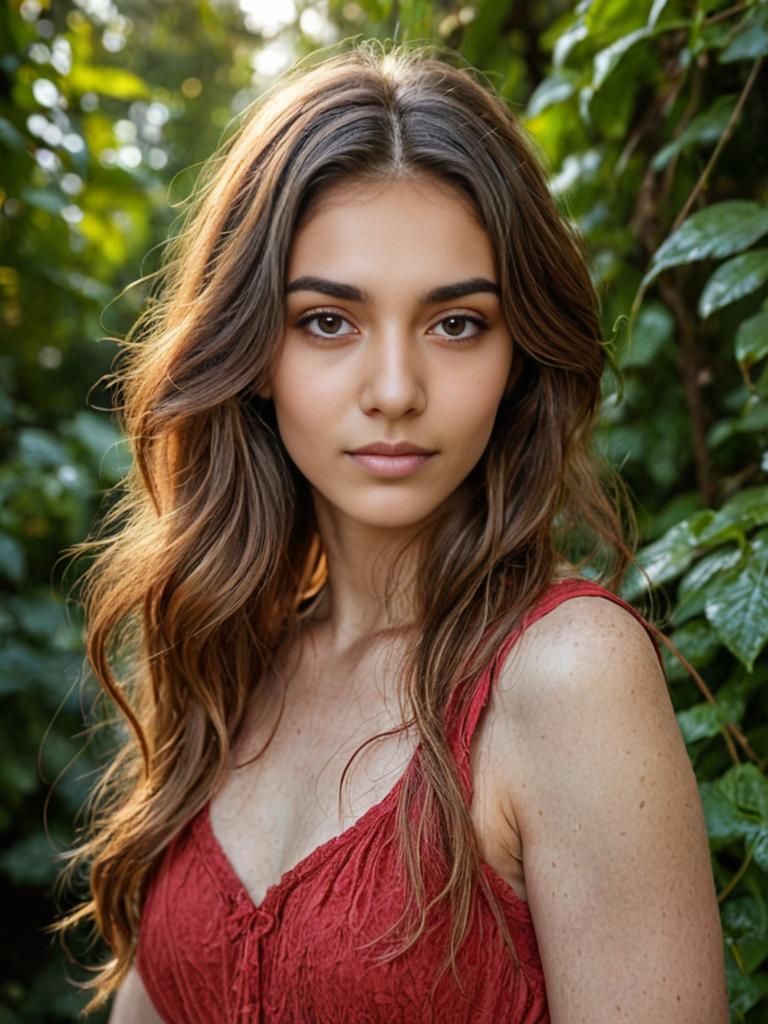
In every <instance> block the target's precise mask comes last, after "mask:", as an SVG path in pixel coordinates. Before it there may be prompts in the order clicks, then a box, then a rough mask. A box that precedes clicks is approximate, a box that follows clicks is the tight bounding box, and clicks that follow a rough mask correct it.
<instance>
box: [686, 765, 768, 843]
mask: <svg viewBox="0 0 768 1024" xmlns="http://www.w3.org/2000/svg"><path fill="white" fill-rule="evenodd" d="M720 781H721V780H719V779H718V780H717V782H702V783H699V795H700V796H701V806H702V809H703V811H704V820H705V821H706V824H707V833H708V835H709V838H710V840H713V841H714V845H716V846H722V845H724V844H727V843H732V842H734V840H736V839H743V838H748V837H749V836H752V835H754V834H755V833H756V832H757V831H758V830H759V824H757V823H756V822H755V821H754V819H752V818H750V817H749V816H748V815H747V814H745V813H744V812H743V811H742V810H740V809H739V807H738V806H737V805H736V803H735V802H734V800H733V799H731V797H730V796H729V795H728V794H727V793H725V792H724V791H723V789H722V787H721V786H720Z"/></svg>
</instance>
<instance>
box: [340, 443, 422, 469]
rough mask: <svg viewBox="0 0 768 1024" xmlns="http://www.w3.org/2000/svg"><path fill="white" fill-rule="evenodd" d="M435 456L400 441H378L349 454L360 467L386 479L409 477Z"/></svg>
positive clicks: (416, 446)
mask: <svg viewBox="0 0 768 1024" xmlns="http://www.w3.org/2000/svg"><path fill="white" fill-rule="evenodd" d="M434 454H435V453H434V452H430V451H427V449H426V448H420V447H419V446H418V445H416V444H410V442H408V441H398V442H397V443H396V444H391V443H389V442H387V441H376V442H375V443H373V444H367V445H363V447H362V448H357V449H356V450H355V451H353V452H348V455H349V456H350V458H353V459H354V460H355V462H357V463H358V465H360V466H363V467H364V468H365V469H367V470H369V471H370V472H371V473H375V474H376V476H386V477H399V476H408V475H409V474H410V473H414V472H415V471H416V470H417V469H420V468H421V466H423V465H424V463H425V462H427V460H428V459H431V458H432V456H433V455H434Z"/></svg>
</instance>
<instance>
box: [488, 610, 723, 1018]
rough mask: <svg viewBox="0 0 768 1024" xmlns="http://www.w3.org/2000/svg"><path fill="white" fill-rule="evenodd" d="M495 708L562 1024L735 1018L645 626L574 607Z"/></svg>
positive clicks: (545, 631)
mask: <svg viewBox="0 0 768 1024" xmlns="http://www.w3.org/2000/svg"><path fill="white" fill-rule="evenodd" d="M497 699H498V701H499V707H500V715H499V717H500V721H501V729H502V733H503V764H504V778H505V780H507V781H508V783H509V788H510V793H511V791H512V789H514V793H515V796H514V801H513V803H512V806H513V807H514V816H513V817H512V818H511V820H516V821H517V822H518V826H519V828H520V831H521V835H522V842H523V866H524V872H525V884H526V893H527V897H528V900H529V904H530V909H531V914H532V916H533V919H534V924H535V928H536V935H537V939H538V944H539V950H540V954H541V958H542V964H543V967H544V974H545V981H546V986H547V994H548V999H549V1007H550V1012H551V1020H552V1024H583V1022H584V1021H589V1022H590V1024H608V1022H610V1024H619V1022H621V1024H648V1022H649V1021H653V1022H654V1024H728V1005H727V994H726V983H725V966H724V951H723V937H722V930H721V925H720V917H719V912H718V906H717V899H716V895H715V886H714V879H713V875H712V866H711V861H710V855H709V846H708V841H707V833H706V826H705V823H704V815H703V811H702V807H701V800H700V797H699V793H698V789H697V785H696V778H695V775H694V772H693V769H692V766H691V763H690V759H689V757H688V754H687V751H686V748H685V743H684V741H683V738H682V735H681V733H680V729H679V727H678V724H677V720H676V718H675V713H674V709H673V707H672V702H671V700H670V698H669V694H668V692H667V687H666V683H665V680H664V676H663V673H662V671H661V668H660V665H659V662H658V659H657V656H656V652H655V650H654V647H653V644H652V641H651V639H650V637H649V635H648V633H647V631H646V630H645V628H644V627H643V625H642V623H640V622H639V621H638V620H637V619H635V618H634V617H633V616H632V614H631V613H630V612H628V611H627V610H626V609H625V608H622V607H621V606H620V605H618V604H616V603H615V602H612V601H610V600H609V599H606V598H597V597H584V596H582V597H574V598H572V599H570V600H568V601H564V602H563V603H562V604H561V605H559V606H558V607H556V608H555V609H553V610H552V611H551V612H550V613H549V614H548V615H546V616H544V617H543V618H542V619H540V620H538V621H537V622H535V623H533V624H532V625H531V626H530V627H529V628H528V629H527V630H526V631H525V633H523V634H522V636H521V637H520V639H519V641H518V642H517V644H516V645H515V646H514V647H513V648H512V651H511V653H510V656H509V657H508V659H507V661H506V663H505V665H504V669H503V671H502V674H501V678H500V680H499V694H498V698H497ZM521 794H522V795H521ZM510 799H511V797H510Z"/></svg>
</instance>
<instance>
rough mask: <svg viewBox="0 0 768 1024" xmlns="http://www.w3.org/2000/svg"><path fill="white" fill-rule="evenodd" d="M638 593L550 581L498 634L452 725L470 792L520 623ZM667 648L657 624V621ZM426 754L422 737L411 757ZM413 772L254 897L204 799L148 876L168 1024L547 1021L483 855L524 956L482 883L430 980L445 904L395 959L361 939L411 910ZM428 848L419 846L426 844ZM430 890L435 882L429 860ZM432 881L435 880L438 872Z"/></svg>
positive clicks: (160, 997)
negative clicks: (496, 681) (398, 807)
mask: <svg viewBox="0 0 768 1024" xmlns="http://www.w3.org/2000/svg"><path fill="white" fill-rule="evenodd" d="M584 595H595V596H601V597H605V598H608V599H610V600H612V601H615V602H617V603H619V604H621V605H623V606H624V607H625V608H627V609H628V610H629V611H630V612H632V614H633V615H635V616H636V617H637V618H638V619H639V620H640V621H641V622H642V623H643V624H644V625H645V626H646V628H648V624H647V623H646V621H645V619H643V617H642V616H641V615H640V613H639V612H637V611H636V610H635V609H634V608H632V607H631V606H630V605H629V604H627V603H626V602H624V601H622V600H621V599H620V598H619V597H617V596H616V595H614V594H612V593H611V592H610V591H608V590H606V589H605V588H603V587H601V586H599V585H597V584H595V583H592V582H590V581H587V580H573V579H569V580H560V581H558V582H555V583H553V584H552V585H551V586H550V587H549V588H548V590H547V591H546V592H545V593H544V595H543V596H542V599H541V600H540V601H539V602H538V603H537V604H536V606H535V607H534V608H532V609H531V610H529V612H528V614H527V615H526V616H525V617H524V619H523V621H522V623H521V625H520V626H518V628H517V629H516V630H515V631H513V633H512V634H511V635H510V636H509V637H508V638H507V639H506V640H505V642H504V643H503V644H502V645H501V646H500V649H499V651H498V652H497V654H496V656H495V658H494V659H493V662H492V664H491V665H489V667H488V669H487V670H486V671H485V672H484V673H483V675H482V676H481V678H480V680H479V685H478V687H477V690H476V693H475V695H474V698H473V700H472V701H471V702H470V704H469V707H468V709H467V712H466V715H465V716H464V718H463V720H462V721H460V722H459V723H458V726H457V729H456V732H455V733H454V734H452V735H451V746H452V749H453V751H454V754H455V756H456V759H457V762H458V765H459V769H460V772H461V776H462V778H463V780H464V784H465V785H466V786H467V787H468V792H469V793H470V794H471V792H472V780H471V771H470V758H469V744H470V740H471V738H472V733H473V731H474V729H475V726H476V724H477V721H478V719H479V717H480V713H481V711H482V709H483V706H484V705H485V702H486V699H487V697H488V692H489V687H490V685H491V680H492V678H494V677H495V673H494V672H493V668H494V667H495V666H496V665H498V664H500V663H501V662H502V661H503V659H504V657H505V655H506V653H507V652H508V651H509V649H510V647H511V646H512V644H513V643H514V642H515V640H516V639H517V638H518V637H519V636H520V634H521V633H522V632H523V630H524V629H525V628H526V627H527V626H529V625H530V624H531V623H532V622H535V621H536V620H537V619H539V618H541V616H543V615H546V614H547V612H549V611H551V610H552V609H553V608H555V607H556V606H557V605H558V604H560V603H561V602H562V601H565V600H567V599H568V598H571V597H576V596H584ZM649 633H650V635H651V638H652V640H653V642H654V646H655V647H656V653H657V655H658V656H659V660H661V655H660V653H659V650H658V646H657V645H656V641H655V638H654V637H653V634H652V633H651V632H650V630H649ZM417 757H418V748H417V750H416V753H415V754H414V758H413V759H412V761H411V762H410V764H409V766H408V768H407V769H406V773H407V771H409V770H411V768H412V766H413V763H414V761H415V759H416V758H417ZM404 777H405V773H404V775H403V776H401V778H400V779H399V780H398V782H397V783H396V784H395V786H394V787H393V789H392V790H390V792H389V793H388V794H387V796H385V797H384V799H383V800H381V801H380V802H379V803H378V804H376V805H375V806H373V807H371V808H370V809H369V810H368V811H367V812H366V813H365V814H363V816H362V817H361V818H359V819H358V821H357V822H355V823H354V824H353V825H352V826H350V827H349V828H348V829H346V831H344V832H343V833H342V834H341V835H339V836H336V837H335V838H333V839H331V840H329V841H328V842H325V843H323V844H322V845H321V846H319V847H318V848H317V849H315V850H314V851H313V852H312V853H310V854H309V855H308V856H307V857H305V858H304V859H303V860H302V861H300V862H299V863H298V864H296V865H295V866H294V867H293V868H291V869H290V870H289V871H286V873H285V874H284V875H283V876H282V878H281V879H280V880H279V881H278V882H277V883H276V884H275V885H272V886H271V887H270V888H269V889H268V890H267V893H266V895H265V897H264V899H263V900H262V901H261V903H260V904H259V905H258V906H256V905H254V903H253V901H252V900H251V898H250V896H249V894H248V892H247V891H246V889H245V888H244V886H243V884H242V883H241V881H240V879H239V878H238V877H237V875H236V874H235V871H234V869H233V867H232V865H231V864H230V862H229V861H228V860H227V857H226V856H225V854H224V851H223V849H222V848H221V846H220V845H219V843H218V841H217V839H216V837H215V835H214V833H213V831H212V829H211V822H210V818H209V813H208V812H209V805H206V806H205V807H204V808H203V810H202V811H201V812H200V813H199V814H198V815H197V816H196V817H194V818H193V819H192V820H191V821H190V822H189V824H188V825H187V826H186V828H185V829H183V830H182V832H180V833H179V834H178V835H177V836H176V837H175V839H174V840H173V842H172V843H171V844H170V845H169V847H168V849H167V851H166V852H165V854H164V856H163V857H162V858H161V861H160V864H159V867H158V869H157V871H156V872H155V873H154V875H153V878H152V881H151V883H150V886H149V889H148V892H147V898H146V901H145V904H144V909H143V913H142V920H141V928H140V935H139V945H138V952H137V958H136V964H137V968H138V971H139V974H140V976H141V978H142V980H143V982H144V986H145V988H146V990H147V992H148V994H149V996H150V998H151V1000H152V1002H153V1003H154V1005H155V1007H156V1009H157V1011H158V1013H159V1014H160V1016H161V1017H162V1018H163V1020H164V1021H166V1022H167V1024H225V1022H227V1024H240V1022H248V1024H267V1022H269V1024H424V1022H428V1021H435V1022H437V1024H452V1022H455V1024H470V1022H471V1024H501V1022H504V1024H546V1022H548V1021H549V1015H548V1011H547V996H546V991H545V984H544V974H543V970H542V965H541V961H540V958H539V951H538V947H537V944H536V933H535V930H534V923H533V919H532V916H531V913H530V910H529V907H528V903H527V902H526V901H525V900H523V899H521V898H520V897H519V896H518V895H517V893H516V892H515V890H514V889H513V888H512V886H510V885H509V883H508V882H506V881H505V880H504V879H503V878H501V877H500V876H499V875H497V874H496V872H495V871H494V870H493V868H491V867H490V866H489V865H488V864H485V863H483V864H482V871H483V872H484V874H485V876H486V877H487V879H488V881H489V882H490V885H491V887H492V890H493V892H494V893H495V894H496V896H497V897H498V899H499V902H500V905H501V908H502V910H503V912H504V914H505V918H506V921H507V923H508V926H509V930H510V934H511V936H512V939H513V941H514V943H515V947H516V949H517V952H518V954H519V957H520V964H519V965H517V964H515V963H514V961H513V960H512V959H511V957H510V955H509V953H508V952H507V950H506V948H505V946H504V942H503V939H502V936H501V933H500V931H499V928H498V925H497V923H496V921H495V919H494V918H493V916H492V914H491V911H490V908H489V906H488V902H487V899H486V898H485V896H484V895H483V894H482V891H481V890H480V887H479V886H478V887H477V890H476V898H475V899H474V901H473V908H472V911H471V916H470V923H469V930H468V933H467V936H466V938H465V941H464V943H463V945H462V946H461V947H460V949H459V952H458V954H457V966H458V969H459V977H460V979H461V982H462V986H463V988H464V993H463V994H462V992H461V991H460V990H459V988H458V987H457V985H456V981H455V979H454V977H453V974H452V973H451V970H450V968H449V969H448V970H447V971H446V972H445V973H444V974H443V976H442V978H441V979H440V982H439V984H438V986H437V988H436V990H435V991H434V992H432V987H433V981H434V979H435V977H436V970H437V968H438V966H439V965H440V964H441V963H442V961H443V957H444V956H445V954H446V952H447V950H448V937H449V934H450V931H449V921H448V918H447V913H446V914H443V915H442V916H440V915H438V917H439V920H438V921H437V923H436V925H435V924H433V925H432V928H431V930H428V931H426V932H425V933H423V934H422V936H421V937H420V939H419V940H418V941H417V943H416V944H415V945H414V946H412V947H411V948H410V949H409V950H408V951H407V952H406V953H404V954H401V955H400V956H399V957H398V958H396V959H395V960H393V961H390V962H388V963H384V964H376V963H374V962H372V961H373V957H374V956H375V954H376V953H377V952H380V951H381V948H382V947H380V946H374V947H372V951H370V952H369V951H366V950H362V951H361V950H360V949H358V948H357V947H358V946H359V945H362V944H364V943H365V942H366V941H367V940H371V939H373V938H375V937H376V936H379V935H380V934H381V933H382V932H383V931H384V930H385V928H386V927H388V926H389V925H391V924H393V923H394V921H396V920H397V919H398V918H399V916H400V913H401V912H402V908H403V902H402V893H403V892H404V888H403V887H404V884H405V877H404V873H403V870H402V869H401V867H400V862H399V860H398V857H397V851H396V844H395V842H393V837H394V809H395V799H396V796H397V793H398V791H399V789H400V786H401V785H402V782H403V778H404ZM422 856H423V854H422ZM425 869H426V872H427V875H426V877H427V880H428V881H427V885H428V889H427V891H428V892H430V891H437V890H430V888H429V865H428V864H426V863H425ZM433 881H436V882H439V877H438V876H437V875H436V876H435V878H434V879H433Z"/></svg>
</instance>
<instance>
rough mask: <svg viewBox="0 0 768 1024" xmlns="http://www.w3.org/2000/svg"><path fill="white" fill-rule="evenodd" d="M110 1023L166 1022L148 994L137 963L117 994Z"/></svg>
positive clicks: (139, 1023)
mask: <svg viewBox="0 0 768 1024" xmlns="http://www.w3.org/2000/svg"><path fill="white" fill-rule="evenodd" d="M109 1024H164V1021H163V1019H162V1017H160V1015H159V1014H158V1012H157V1010H156V1009H155V1008H154V1006H153V1005H152V1001H151V999H150V998H149V996H148V995H147V990H146V989H145V988H144V983H143V982H142V980H141V977H140V975H139V972H138V971H137V970H136V967H135V965H134V966H133V967H132V968H131V969H130V971H129V972H128V974H127V976H126V979H125V981H124V982H123V984H122V985H121V986H120V989H119V991H118V993H117V995H116V996H115V1001H114V1003H113V1005H112V1012H111V1013H110V1015H109Z"/></svg>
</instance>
